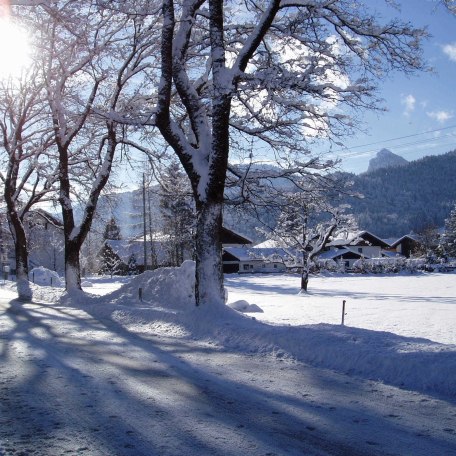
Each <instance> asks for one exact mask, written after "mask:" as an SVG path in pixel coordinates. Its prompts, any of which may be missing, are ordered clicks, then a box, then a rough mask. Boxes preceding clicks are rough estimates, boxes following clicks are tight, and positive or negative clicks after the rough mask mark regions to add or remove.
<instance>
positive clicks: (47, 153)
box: [0, 62, 57, 299]
mask: <svg viewBox="0 0 456 456" xmlns="http://www.w3.org/2000/svg"><path fill="white" fill-rule="evenodd" d="M0 113H1V115H0V162H1V164H2V171H0V181H1V182H2V183H3V196H4V199H5V203H6V206H7V211H6V214H7V218H8V224H9V228H10V231H11V234H12V237H13V241H14V250H15V257H16V278H17V290H18V294H19V297H20V298H23V299H26V298H30V296H31V290H30V287H29V286H28V240H27V234H26V230H25V226H24V223H25V222H24V221H25V217H26V215H27V214H28V213H29V212H30V210H31V209H32V208H33V206H34V205H35V204H37V203H38V202H40V201H41V202H44V201H45V200H46V199H48V198H50V197H52V196H51V195H53V196H54V197H55V191H56V186H55V184H56V181H57V175H56V173H55V169H56V165H55V162H54V160H53V156H54V155H55V149H54V148H53V145H54V143H53V138H52V135H51V124H50V122H49V111H48V110H47V109H46V104H45V86H44V84H43V80H42V78H40V76H39V74H38V73H37V67H36V62H35V64H34V65H32V66H31V68H29V69H28V71H25V70H24V72H23V73H22V74H21V76H20V77H18V78H15V79H14V78H8V79H6V80H0Z"/></svg>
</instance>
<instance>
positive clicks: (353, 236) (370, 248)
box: [318, 231, 390, 269]
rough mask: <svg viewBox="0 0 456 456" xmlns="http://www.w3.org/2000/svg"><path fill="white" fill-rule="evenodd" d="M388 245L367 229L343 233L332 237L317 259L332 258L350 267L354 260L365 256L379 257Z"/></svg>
mask: <svg viewBox="0 0 456 456" xmlns="http://www.w3.org/2000/svg"><path fill="white" fill-rule="evenodd" d="M389 248H390V245H389V244H388V243H387V242H385V241H384V240H383V239H381V238H379V237H378V236H375V235H374V234H372V233H370V232H369V231H358V232H355V233H348V232H347V233H343V234H342V235H340V236H338V237H336V238H334V239H333V240H332V241H331V242H330V243H329V244H328V245H327V246H326V248H325V250H324V251H323V252H322V253H321V254H320V255H319V256H318V259H319V260H333V261H335V262H336V263H339V264H342V265H343V266H344V267H345V268H346V269H351V268H352V267H353V264H354V263H355V261H357V260H359V259H362V258H366V259H370V258H381V257H382V256H385V255H386V250H387V249H389Z"/></svg>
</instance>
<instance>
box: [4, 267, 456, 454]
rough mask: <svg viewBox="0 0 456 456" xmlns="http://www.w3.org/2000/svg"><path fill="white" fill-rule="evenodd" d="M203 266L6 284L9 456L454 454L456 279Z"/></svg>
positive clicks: (436, 275)
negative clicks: (23, 292) (211, 282)
mask: <svg viewBox="0 0 456 456" xmlns="http://www.w3.org/2000/svg"><path fill="white" fill-rule="evenodd" d="M193 275H194V265H193V263H192V262H185V263H184V265H183V266H182V267H181V268H164V269H161V270H156V271H149V272H146V273H145V274H142V275H141V276H137V277H133V278H122V279H121V280H115V281H113V282H112V281H109V279H108V278H106V277H104V278H85V279H84V282H83V283H84V285H85V286H87V293H81V292H79V293H75V292H72V293H71V294H70V295H68V294H66V293H64V292H63V290H62V289H57V288H51V287H39V286H37V285H32V290H33V293H34V302H33V303H24V302H20V301H18V300H16V299H15V297H16V295H15V293H14V291H15V290H14V284H12V283H6V284H5V285H3V286H2V288H1V290H0V293H1V294H0V341H1V349H0V360H1V363H2V366H6V367H7V368H2V369H0V422H1V426H0V454H5V455H8V454H13V453H15V454H21V452H22V453H23V454H38V455H39V454H46V455H61V454H76V453H78V454H85V455H93V456H94V455H122V456H123V455H178V454H185V455H195V456H196V455H198V456H200V455H228V456H230V455H233V456H234V455H240V454H249V455H265V454H271V455H285V454H291V455H295V454H296V455H297V454H308V455H330V454H331V455H354V456H355V455H385V454H389V455H410V454H413V455H423V456H424V455H451V454H456V381H455V379H456V334H455V331H454V328H455V327H456V315H455V314H456V312H455V306H456V299H455V296H456V280H455V274H454V273H452V274H441V273H433V274H425V273H420V274H415V275H407V274H403V275H338V274H326V275H322V276H318V277H311V280H310V282H309V289H310V292H309V293H308V294H307V295H298V291H299V283H300V282H299V277H298V276H297V275H283V274H282V275H266V274H265V275H250V276H248V275H230V276H227V277H226V280H225V285H226V288H227V290H228V301H227V304H228V305H227V306H225V307H220V306H216V307H215V308H214V309H211V308H209V307H204V306H201V307H199V308H197V307H195V306H194V305H193V303H192V301H193ZM89 284H91V285H92V286H90V285H89ZM140 288H141V295H140V294H139V289H140ZM89 293H90V294H89ZM342 300H345V301H346V315H345V326H342V325H341V311H342ZM249 307H250V310H249ZM234 308H237V309H239V311H236V310H234ZM251 310H255V312H251Z"/></svg>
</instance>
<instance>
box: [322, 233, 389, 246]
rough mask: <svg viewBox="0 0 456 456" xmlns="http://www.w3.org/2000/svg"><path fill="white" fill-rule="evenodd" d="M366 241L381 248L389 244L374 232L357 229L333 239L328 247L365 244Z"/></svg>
mask: <svg viewBox="0 0 456 456" xmlns="http://www.w3.org/2000/svg"><path fill="white" fill-rule="evenodd" d="M365 243H368V244H370V245H376V246H379V247H382V248H386V247H389V244H388V243H386V242H385V241H384V240H383V239H380V238H379V237H378V236H376V235H375V234H372V233H370V232H369V231H365V230H364V231H357V232H352V233H345V236H341V237H338V238H335V239H333V240H332V241H331V242H330V243H329V244H328V246H330V247H343V246H350V245H353V246H355V245H365Z"/></svg>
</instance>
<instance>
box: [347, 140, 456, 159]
mask: <svg viewBox="0 0 456 456" xmlns="http://www.w3.org/2000/svg"><path fill="white" fill-rule="evenodd" d="M447 138H451V139H454V138H455V137H454V135H451V134H448V135H444V136H441V137H439V138H425V139H420V140H418V141H412V142H406V143H401V144H396V145H395V146H394V148H395V150H397V149H401V148H403V147H407V146H415V145H420V144H426V143H432V142H437V141H438V142H441V140H442V139H447ZM451 144H453V143H452V142H450V143H448V146H451ZM439 145H440V144H439ZM441 145H442V146H443V145H445V144H441ZM376 151H378V149H369V150H363V151H360V152H349V153H346V154H343V155H342V156H343V157H344V158H350V157H356V156H357V155H361V154H363V155H364V154H369V153H372V152H376Z"/></svg>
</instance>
